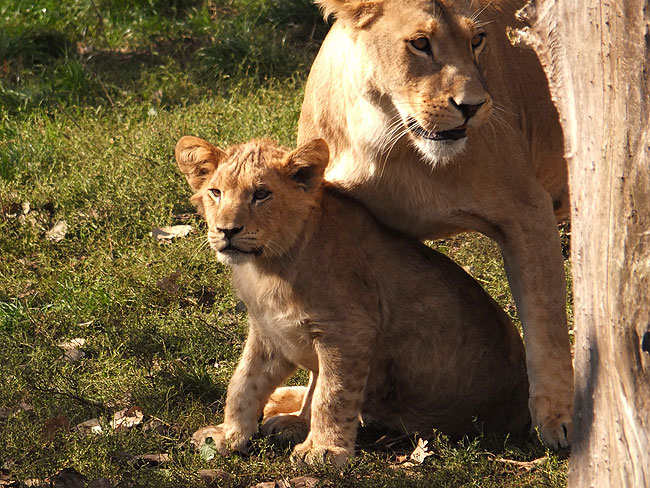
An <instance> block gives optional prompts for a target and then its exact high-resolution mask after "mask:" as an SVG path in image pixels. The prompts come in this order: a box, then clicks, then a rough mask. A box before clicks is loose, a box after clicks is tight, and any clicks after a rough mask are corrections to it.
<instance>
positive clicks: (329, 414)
mask: <svg viewBox="0 0 650 488" xmlns="http://www.w3.org/2000/svg"><path fill="white" fill-rule="evenodd" d="M355 332H356V331H355ZM367 332H368V334H367V335H366V334H360V335H356V334H355V339H356V340H354V342H353V343H352V342H351V341H350V342H348V343H346V341H345V340H346V334H338V337H335V338H331V337H324V338H323V339H322V340H318V341H317V342H316V352H317V354H318V368H319V371H318V374H317V375H316V374H315V375H314V378H313V379H312V381H313V380H315V381H316V386H315V389H314V393H313V397H312V403H311V420H310V430H309V434H308V436H307V439H306V440H305V441H304V442H303V443H301V444H298V445H297V446H296V447H295V449H294V451H293V454H292V456H291V459H292V461H294V462H298V463H301V462H302V463H307V464H314V463H324V462H330V463H332V464H334V465H337V466H341V465H343V464H345V462H346V461H347V460H348V459H349V458H351V457H353V456H354V443H355V440H356V435H357V427H358V425H359V415H360V413H361V407H362V405H363V400H364V393H365V387H366V381H367V378H368V368H369V364H370V358H371V351H372V350H373V347H372V344H373V343H374V334H371V333H370V332H371V330H370V328H369V330H367ZM332 335H335V334H332Z"/></svg>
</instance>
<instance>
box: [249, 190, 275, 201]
mask: <svg viewBox="0 0 650 488" xmlns="http://www.w3.org/2000/svg"><path fill="white" fill-rule="evenodd" d="M270 195H271V192H270V191H268V190H265V189H264V188H260V189H259V190H255V193H253V201H254V202H259V201H260V200H266V199H267V198H268V197H269V196H270Z"/></svg>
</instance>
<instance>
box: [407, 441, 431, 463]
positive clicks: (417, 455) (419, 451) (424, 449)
mask: <svg viewBox="0 0 650 488" xmlns="http://www.w3.org/2000/svg"><path fill="white" fill-rule="evenodd" d="M428 444H429V441H425V440H424V439H418V445H417V446H416V447H415V449H414V450H413V452H412V453H411V455H410V456H409V459H410V460H411V461H415V462H416V463H420V464H422V463H423V462H424V461H425V459H426V458H428V457H429V456H433V453H432V452H430V451H429V448H428V446H427V445H428Z"/></svg>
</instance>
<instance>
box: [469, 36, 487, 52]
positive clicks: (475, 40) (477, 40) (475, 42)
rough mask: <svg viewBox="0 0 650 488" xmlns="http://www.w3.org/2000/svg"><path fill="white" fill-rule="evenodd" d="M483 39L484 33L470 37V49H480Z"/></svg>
mask: <svg viewBox="0 0 650 488" xmlns="http://www.w3.org/2000/svg"><path fill="white" fill-rule="evenodd" d="M483 39H485V32H480V33H479V34H476V35H475V36H474V37H472V41H471V42H472V49H474V50H476V49H478V48H479V47H481V44H483Z"/></svg>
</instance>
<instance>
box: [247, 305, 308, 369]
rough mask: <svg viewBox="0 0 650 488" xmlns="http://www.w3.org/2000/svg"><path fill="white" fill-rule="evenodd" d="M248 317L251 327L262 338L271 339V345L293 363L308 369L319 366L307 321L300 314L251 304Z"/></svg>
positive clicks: (269, 340) (268, 340)
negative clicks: (254, 328) (250, 320)
mask: <svg viewBox="0 0 650 488" xmlns="http://www.w3.org/2000/svg"><path fill="white" fill-rule="evenodd" d="M252 308H253V309H252V310H250V317H251V319H252V320H253V322H252V323H251V326H252V327H256V328H257V332H258V333H259V335H260V336H261V337H262V338H263V340H265V341H267V342H269V343H271V344H272V345H273V349H275V350H277V351H279V352H281V353H282V355H283V356H284V357H285V358H287V359H288V360H289V361H291V362H292V363H295V364H297V365H299V366H302V367H303V368H306V369H309V370H311V371H316V370H317V369H318V359H317V357H316V352H315V349H314V344H313V340H312V335H311V332H310V330H309V325H308V324H309V323H308V321H307V320H306V319H305V318H303V317H301V316H300V315H295V314H292V313H289V314H287V313H286V311H284V312H281V311H279V310H273V309H269V308H262V309H260V308H258V307H252Z"/></svg>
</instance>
